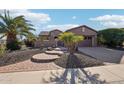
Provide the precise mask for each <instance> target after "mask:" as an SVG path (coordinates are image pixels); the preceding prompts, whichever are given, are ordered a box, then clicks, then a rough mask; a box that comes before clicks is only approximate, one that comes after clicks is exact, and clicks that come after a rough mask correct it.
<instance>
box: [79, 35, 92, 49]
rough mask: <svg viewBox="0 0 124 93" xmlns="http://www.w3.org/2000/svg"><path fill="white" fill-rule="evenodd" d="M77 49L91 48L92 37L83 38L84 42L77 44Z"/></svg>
mask: <svg viewBox="0 0 124 93" xmlns="http://www.w3.org/2000/svg"><path fill="white" fill-rule="evenodd" d="M79 47H92V37H85V40H84V41H82V42H80V43H79Z"/></svg>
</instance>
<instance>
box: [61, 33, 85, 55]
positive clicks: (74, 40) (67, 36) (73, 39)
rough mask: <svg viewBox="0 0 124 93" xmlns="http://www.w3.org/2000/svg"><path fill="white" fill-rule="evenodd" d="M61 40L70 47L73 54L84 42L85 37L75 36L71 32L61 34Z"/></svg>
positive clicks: (69, 49)
mask: <svg viewBox="0 0 124 93" xmlns="http://www.w3.org/2000/svg"><path fill="white" fill-rule="evenodd" d="M59 40H61V41H63V42H64V44H65V46H66V47H68V51H69V52H70V54H73V53H74V51H75V49H76V46H77V44H78V43H79V42H80V41H83V40H84V37H83V36H79V35H75V34H74V33H71V32H64V33H62V34H60V36H59Z"/></svg>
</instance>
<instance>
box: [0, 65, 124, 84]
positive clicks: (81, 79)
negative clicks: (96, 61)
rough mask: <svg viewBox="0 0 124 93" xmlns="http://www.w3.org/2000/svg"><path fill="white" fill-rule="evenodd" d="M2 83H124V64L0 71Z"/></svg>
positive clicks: (0, 81)
mask: <svg viewBox="0 0 124 93" xmlns="http://www.w3.org/2000/svg"><path fill="white" fill-rule="evenodd" d="M0 83H2V84H41V83H59V84H63V83H67V84H76V83H84V84H96V83H98V84H99V83H124V64H119V65H108V66H100V67H89V68H85V69H59V70H44V71H30V72H14V73H0Z"/></svg>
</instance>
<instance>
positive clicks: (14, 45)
mask: <svg viewBox="0 0 124 93" xmlns="http://www.w3.org/2000/svg"><path fill="white" fill-rule="evenodd" d="M7 49H10V50H19V49H21V43H20V42H19V41H18V40H15V41H13V42H11V43H8V44H7Z"/></svg>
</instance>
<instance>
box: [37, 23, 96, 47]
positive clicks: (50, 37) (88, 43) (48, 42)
mask: <svg viewBox="0 0 124 93" xmlns="http://www.w3.org/2000/svg"><path fill="white" fill-rule="evenodd" d="M66 32H72V33H75V34H77V35H83V36H84V37H85V40H83V41H82V42H80V43H79V44H78V46H79V47H95V46H97V31H96V30H94V29H92V28H90V27H88V26H86V25H82V26H79V27H75V28H71V29H68V30H66ZM60 33H63V32H62V31H60V30H58V29H55V30H52V31H49V32H47V31H42V32H41V33H40V34H39V37H40V38H39V40H38V41H36V42H35V47H41V46H45V47H57V46H64V43H63V42H61V41H59V40H58V39H57V38H58V36H59V34H60Z"/></svg>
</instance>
